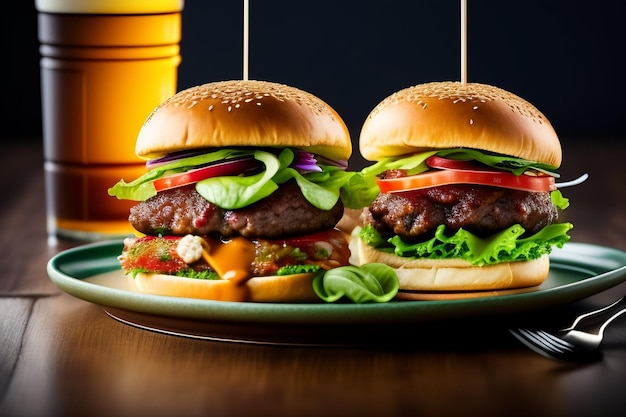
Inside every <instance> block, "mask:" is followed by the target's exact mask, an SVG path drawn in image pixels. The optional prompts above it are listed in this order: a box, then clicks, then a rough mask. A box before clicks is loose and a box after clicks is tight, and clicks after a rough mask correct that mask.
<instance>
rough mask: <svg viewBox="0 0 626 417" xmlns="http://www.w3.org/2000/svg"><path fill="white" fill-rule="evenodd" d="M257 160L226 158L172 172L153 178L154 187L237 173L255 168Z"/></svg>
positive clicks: (181, 184)
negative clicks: (183, 170) (179, 171)
mask: <svg viewBox="0 0 626 417" xmlns="http://www.w3.org/2000/svg"><path fill="white" fill-rule="evenodd" d="M258 166H259V163H258V161H256V160H255V159H254V158H243V159H233V160H226V161H223V162H218V163H216V164H212V165H208V166H204V167H201V168H196V169H190V170H189V171H185V172H181V173H179V174H172V175H168V176H165V177H161V178H158V179H156V180H154V182H153V184H154V188H155V189H156V191H157V192H159V191H164V190H169V189H172V188H176V187H182V186H183V185H188V184H195V183H196V182H198V181H201V180H204V179H207V178H211V177H221V176H225V175H239V174H241V173H243V172H246V171H248V170H250V169H254V168H257V167H258Z"/></svg>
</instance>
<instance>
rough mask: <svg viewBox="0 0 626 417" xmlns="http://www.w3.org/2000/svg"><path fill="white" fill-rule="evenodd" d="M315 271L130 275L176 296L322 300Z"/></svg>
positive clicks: (148, 288) (138, 283)
mask: <svg viewBox="0 0 626 417" xmlns="http://www.w3.org/2000/svg"><path fill="white" fill-rule="evenodd" d="M314 276H315V274H310V273H307V274H293V275H281V276H278V275H274V276H268V277H254V278H251V279H249V280H247V281H245V283H243V284H237V283H234V282H232V281H230V280H227V279H216V280H206V279H193V278H184V277H178V276H174V275H165V274H149V273H138V274H137V275H136V276H135V277H134V278H133V277H132V276H130V275H128V279H129V280H130V281H132V283H131V285H132V286H134V287H135V288H136V289H137V291H139V292H143V293H147V294H156V295H168V296H173V297H188V298H201V299H206V300H216V301H253V302H260V303H298V302H313V301H317V302H319V301H320V298H319V297H318V296H317V294H315V291H314V290H313V284H312V281H313V277H314Z"/></svg>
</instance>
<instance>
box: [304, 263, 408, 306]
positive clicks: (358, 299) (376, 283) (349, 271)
mask: <svg viewBox="0 0 626 417" xmlns="http://www.w3.org/2000/svg"><path fill="white" fill-rule="evenodd" d="M313 289H314V291H315V293H316V294H317V295H318V297H320V298H321V299H322V300H324V301H327V302H329V303H332V302H335V301H339V300H341V299H343V298H347V299H349V300H351V301H353V302H354V303H358V304H360V303H371V302H376V303H386V302H388V301H390V300H392V299H393V298H394V297H395V296H396V294H397V293H398V289H399V282H398V277H397V276H396V273H395V271H394V269H393V268H391V267H390V266H388V265H385V264H381V263H371V264H365V265H361V266H360V267H356V266H353V265H349V266H341V267H338V268H333V269H330V270H328V271H326V272H325V273H324V274H318V275H316V276H315V278H314V279H313Z"/></svg>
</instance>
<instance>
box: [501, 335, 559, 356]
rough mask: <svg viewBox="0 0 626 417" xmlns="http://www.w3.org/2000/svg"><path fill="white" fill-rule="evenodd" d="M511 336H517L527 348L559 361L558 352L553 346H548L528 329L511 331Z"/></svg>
mask: <svg viewBox="0 0 626 417" xmlns="http://www.w3.org/2000/svg"><path fill="white" fill-rule="evenodd" d="M509 331H510V332H511V334H512V335H513V336H515V338H517V339H518V340H519V341H520V342H522V343H523V344H524V345H526V347H528V348H530V349H531V350H533V351H535V352H536V353H538V354H540V355H542V356H545V357H547V358H550V359H558V353H560V352H558V351H556V350H554V348H553V346H552V345H551V344H546V343H545V342H544V341H543V340H542V339H540V338H538V337H537V336H536V335H534V334H533V333H532V332H530V331H528V330H527V329H522V328H517V329H509Z"/></svg>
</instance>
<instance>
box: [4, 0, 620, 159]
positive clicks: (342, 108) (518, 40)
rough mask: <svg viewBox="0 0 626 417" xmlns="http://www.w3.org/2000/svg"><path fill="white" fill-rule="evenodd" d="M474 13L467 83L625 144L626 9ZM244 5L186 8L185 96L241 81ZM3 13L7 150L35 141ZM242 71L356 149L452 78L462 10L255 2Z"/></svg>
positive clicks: (33, 26)
mask: <svg viewBox="0 0 626 417" xmlns="http://www.w3.org/2000/svg"><path fill="white" fill-rule="evenodd" d="M468 3H469V6H468V16H469V17H468V81H470V82H482V83H488V84H493V85H496V86H499V87H502V88H504V89H507V90H509V91H512V92H514V93H515V94H518V95H520V96H521V97H523V98H525V99H527V100H529V101H531V102H532V103H533V104H535V105H536V106H537V107H538V108H539V109H540V110H541V111H542V112H543V113H544V114H545V115H546V116H547V117H548V118H549V119H550V120H551V122H552V124H553V125H554V127H555V129H556V131H557V133H559V135H560V137H561V139H562V142H563V141H566V140H567V141H569V140H572V141H575V140H582V139H583V138H586V137H587V138H588V137H591V136H592V137H593V138H596V139H599V140H605V141H615V140H622V139H623V138H624V137H626V110H625V109H626V107H625V106H624V104H623V101H624V98H625V97H626V86H625V85H626V84H625V82H624V79H625V78H626V70H625V68H624V65H623V63H622V61H623V59H624V56H623V55H624V50H625V41H626V35H625V32H624V25H625V23H626V19H625V18H626V2H622V1H602V0H600V1H594V2H591V1H585V2H582V1H568V0H524V1H522V0H514V1H498V0H484V1H478V0H476V1H471V0H470V1H468ZM242 5H243V1H237V0H228V1H224V0H222V1H211V0H207V1H201V0H187V1H186V3H185V9H184V12H183V40H182V43H181V55H182V63H181V65H180V67H179V85H178V89H179V90H180V89H183V88H187V87H190V86H193V85H197V84H202V83H205V82H210V81H217V80H225V79H237V78H241V77H242V65H243V64H242V62H243V59H242V55H243V53H242V52H243V48H242V43H243V40H242V39H243V37H242V30H243V17H242V16H243V6H242ZM3 8H4V11H3V12H2V67H3V69H2V71H3V73H4V74H5V77H3V80H4V82H3V83H2V85H3V87H2V89H3V90H2V106H3V109H2V112H3V115H5V117H6V118H5V122H4V123H3V125H4V126H3V128H2V129H0V130H1V131H2V135H3V139H5V138H13V139H27V138H35V139H37V138H40V137H41V108H40V100H39V97H40V91H39V88H40V85H39V51H38V46H39V43H38V41H37V16H36V11H35V7H34V0H33V1H26V0H24V1H9V2H5V4H4V5H3ZM249 62H250V65H249V71H250V72H249V78H250V79H261V80H269V81H276V82H281V83H285V84H289V85H292V86H295V87H298V88H301V89H304V90H307V91H309V92H311V93H313V94H315V95H317V96H318V97H320V98H322V99H323V100H325V101H326V102H328V103H329V104H330V105H331V106H333V107H334V108H335V109H336V110H337V111H338V112H339V113H340V114H341V115H342V116H343V118H344V120H345V122H346V124H347V125H348V128H349V130H350V133H351V135H352V137H353V140H354V141H355V143H356V140H358V135H359V132H360V127H361V124H362V122H363V120H364V119H365V117H366V116H367V114H368V113H369V111H370V110H371V109H372V108H373V107H374V106H375V105H376V104H377V103H378V102H379V101H380V100H382V99H383V98H384V97H386V96H388V95H389V94H391V93H393V92H394V91H396V90H399V89H402V88H404V87H408V86H410V85H414V84H418V83H423V82H428V81H441V80H460V3H459V1H455V0H432V1H424V0H422V1H407V0H405V1H392V0H386V1H382V0H378V1H371V0H364V1H356V0H352V1H346V0H317V1H310V2H300V1H284V0H266V1H261V0H251V1H250V56H249ZM618 63H619V64H621V65H618ZM129 94H132V92H129ZM359 159H360V156H359V154H358V150H357V151H355V160H356V161H357V162H358V161H359Z"/></svg>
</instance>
